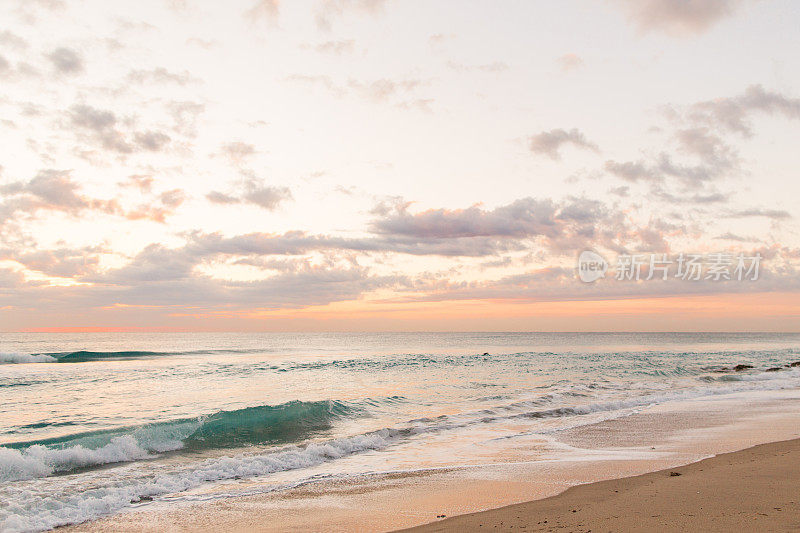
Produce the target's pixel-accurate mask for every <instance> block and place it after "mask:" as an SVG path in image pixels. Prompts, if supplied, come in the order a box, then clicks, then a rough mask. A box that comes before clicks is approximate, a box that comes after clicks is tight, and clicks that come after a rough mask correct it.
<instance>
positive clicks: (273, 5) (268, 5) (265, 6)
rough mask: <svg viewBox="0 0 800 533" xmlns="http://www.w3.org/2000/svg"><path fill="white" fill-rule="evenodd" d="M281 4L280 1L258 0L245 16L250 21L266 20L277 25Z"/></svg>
mask: <svg viewBox="0 0 800 533" xmlns="http://www.w3.org/2000/svg"><path fill="white" fill-rule="evenodd" d="M280 4H281V3H280V0H257V1H256V2H255V4H253V6H252V7H251V8H250V9H249V10H248V11H247V12H246V13H245V16H246V18H249V19H260V18H264V19H267V20H268V21H269V22H270V23H272V24H275V23H276V22H277V20H278V16H279V15H280Z"/></svg>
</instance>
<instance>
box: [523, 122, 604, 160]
mask: <svg viewBox="0 0 800 533" xmlns="http://www.w3.org/2000/svg"><path fill="white" fill-rule="evenodd" d="M565 144H571V145H572V146H575V147H576V148H583V149H586V150H591V151H593V152H599V151H600V149H599V148H598V147H597V145H596V144H594V143H592V142H590V141H588V140H587V139H586V137H585V136H584V134H583V133H581V132H580V130H578V129H575V128H573V129H571V130H569V131H567V130H563V129H555V130H550V131H543V132H541V133H537V134H536V135H533V136H531V138H530V144H529V148H530V150H531V151H532V152H534V153H537V154H542V155H546V156H548V157H550V158H551V159H556V160H558V159H561V154H560V153H559V150H560V149H561V147H562V146H563V145H565Z"/></svg>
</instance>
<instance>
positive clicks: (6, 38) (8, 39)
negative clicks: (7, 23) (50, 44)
mask: <svg viewBox="0 0 800 533" xmlns="http://www.w3.org/2000/svg"><path fill="white" fill-rule="evenodd" d="M0 45H3V46H7V47H9V48H16V49H18V50H24V49H26V48H28V41H26V40H25V39H23V38H22V37H20V36H19V35H17V34H15V33H12V32H11V31H9V30H3V31H0Z"/></svg>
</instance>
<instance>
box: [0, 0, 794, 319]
mask: <svg viewBox="0 0 800 533" xmlns="http://www.w3.org/2000/svg"><path fill="white" fill-rule="evenodd" d="M798 26H800V4H798V3H797V2H794V1H792V0H783V1H780V0H703V1H700V0H580V1H578V0H575V1H573V0H564V1H559V2H548V1H543V0H542V1H535V0H501V1H496V0H480V1H479V0H458V1H446V0H431V1H422V0H310V1H305V0H293V1H289V0H232V1H228V2H216V1H211V0H208V1H199V0H198V1H191V0H143V1H140V2H135V3H132V2H106V1H95V0H76V1H69V2H67V1H61V0H8V1H5V2H3V3H2V4H0V87H2V89H1V90H0V145H2V147H3V149H2V151H0V331H95V330H97V331H116V330H131V331H139V330H143V331H200V330H208V331H338V330H343V331H362V330H370V331H375V330H377V331H383V330H387V331H388V330H406V331H408V330H411V331H414V330H434V331H450V330H456V331H465V330H483V331H490V330H491V331H674V330H677V331H688V330H694V331H697V330H700V331H800V297H798V296H800V271H798V267H800V234H799V233H798V229H800V227H799V226H798V217H800V204H799V203H798V202H797V198H798V196H800V179H798V177H799V176H798V169H800V150H798V149H797V140H798V138H800V32H797V28H798ZM585 250H591V251H593V252H594V253H596V254H598V255H599V256H600V257H602V258H603V259H604V260H605V261H606V262H607V265H608V267H607V273H606V275H605V276H604V277H601V278H600V279H598V280H596V281H592V282H584V281H582V280H581V279H580V276H579V270H578V257H579V254H580V253H581V252H582V251H585ZM690 256H694V257H697V258H699V259H698V261H699V262H700V264H701V265H702V268H703V270H702V272H701V275H700V276H699V279H685V277H681V276H680V272H679V270H680V267H681V264H680V261H681V259H683V258H688V257H690ZM654 258H656V259H658V260H662V261H664V263H663V264H665V265H668V268H669V269H670V270H669V271H668V272H666V273H665V275H664V276H662V275H661V271H657V270H655V269H653V268H651V267H652V265H653V264H654V263H651V261H655V260H656V259H654ZM755 258H758V259H755ZM740 259H741V260H748V261H749V262H748V263H747V265H748V267H751V266H753V264H754V263H757V264H758V272H757V275H756V274H755V273H754V271H753V270H752V269H750V275H749V276H747V275H745V276H741V274H742V272H738V274H739V276H737V272H736V270H735V268H736V266H737V264H738V261H739V260H740ZM626 262H628V263H626ZM631 262H632V263H631ZM629 263H630V264H641V266H640V267H637V271H639V270H640V272H641V276H633V275H630V276H627V277H626V276H623V275H622V274H623V273H624V272H626V270H625V269H626V267H625V265H626V264H629ZM715 263H716V264H717V266H718V267H719V266H720V265H722V267H724V268H722V269H723V270H724V271H725V275H724V276H722V277H718V276H714V275H713V272H714V271H713V269H712V267H713V265H714V264H715ZM632 272H633V271H632V270H630V271H629V273H631V274H632ZM637 277H639V279H636V278H637ZM740 277H743V279H739V278H740ZM618 278H622V279H618ZM648 278H649V279H648ZM726 278H730V279H726Z"/></svg>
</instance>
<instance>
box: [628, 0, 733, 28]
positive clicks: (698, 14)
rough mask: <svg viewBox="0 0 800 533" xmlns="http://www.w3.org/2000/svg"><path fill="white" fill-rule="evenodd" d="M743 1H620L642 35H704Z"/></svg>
mask: <svg viewBox="0 0 800 533" xmlns="http://www.w3.org/2000/svg"><path fill="white" fill-rule="evenodd" d="M743 3H744V2H742V0H617V4H618V5H620V6H621V7H622V8H623V9H624V10H625V11H626V12H627V13H628V16H629V19H630V20H631V22H632V23H633V24H634V25H635V26H636V27H637V28H638V29H639V31H641V32H647V31H661V32H664V33H666V34H668V35H674V36H679V35H691V34H699V33H702V32H704V31H706V30H708V29H709V28H711V27H712V26H713V25H714V24H716V23H717V22H719V21H721V20H722V19H724V18H726V17H728V16H730V15H732V14H733V13H734V12H735V10H736V9H737V8H738V7H739V6H740V5H741V4H743Z"/></svg>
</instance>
